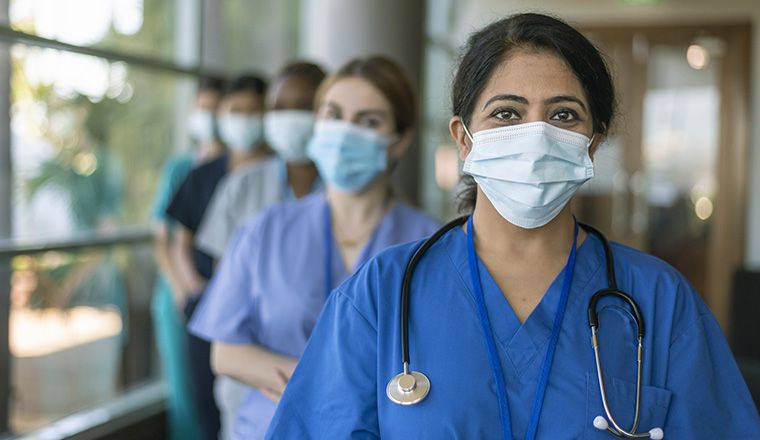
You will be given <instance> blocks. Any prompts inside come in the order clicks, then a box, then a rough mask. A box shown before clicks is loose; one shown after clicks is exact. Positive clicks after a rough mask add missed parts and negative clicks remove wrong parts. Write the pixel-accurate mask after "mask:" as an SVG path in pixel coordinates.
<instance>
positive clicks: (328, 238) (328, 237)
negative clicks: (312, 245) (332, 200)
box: [322, 203, 333, 298]
mask: <svg viewBox="0 0 760 440" xmlns="http://www.w3.org/2000/svg"><path fill="white" fill-rule="evenodd" d="M322 223H323V226H322V236H323V237H324V251H323V252H324V254H323V255H324V259H325V266H324V271H325V298H327V297H328V296H330V292H332V288H333V286H332V283H333V281H332V247H333V235H332V227H331V226H332V225H331V223H332V222H331V217H330V204H329V203H325V211H324V214H323V222H322Z"/></svg>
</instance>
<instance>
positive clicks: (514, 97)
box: [483, 94, 528, 110]
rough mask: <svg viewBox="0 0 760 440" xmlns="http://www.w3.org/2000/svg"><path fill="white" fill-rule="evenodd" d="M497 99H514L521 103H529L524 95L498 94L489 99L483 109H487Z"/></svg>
mask: <svg viewBox="0 0 760 440" xmlns="http://www.w3.org/2000/svg"><path fill="white" fill-rule="evenodd" d="M496 101H514V102H519V103H520V104H525V105H527V104H528V100H527V99H525V98H523V97H522V96H518V95H509V94H507V95H496V96H492V97H491V98H490V99H489V100H488V101H486V103H485V105H483V110H485V108H486V107H488V105H489V104H491V103H492V102H496Z"/></svg>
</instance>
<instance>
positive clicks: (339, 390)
mask: <svg viewBox="0 0 760 440" xmlns="http://www.w3.org/2000/svg"><path fill="white" fill-rule="evenodd" d="M376 364H377V331H376V329H375V327H373V326H372V325H371V323H370V322H369V321H368V320H367V319H366V318H365V317H364V316H363V315H362V314H361V313H360V312H359V311H358V310H357V309H356V307H355V306H354V305H353V303H352V302H351V301H350V300H349V299H348V298H347V297H346V296H345V295H343V294H342V292H341V291H340V290H336V291H335V292H333V294H332V295H331V296H330V299H329V300H328V301H327V303H326V305H325V308H324V311H323V312H322V316H321V317H320V319H319V322H318V323H317V326H316V327H315V329H314V332H313V333H312V335H311V339H309V343H308V345H307V346H306V350H305V352H304V354H303V356H302V357H301V360H300V361H299V363H298V367H296V370H295V372H294V374H293V377H292V378H291V379H290V382H289V383H288V386H287V387H286V388H285V393H284V394H283V396H282V400H281V401H280V404H279V406H278V407H277V412H276V413H275V415H274V418H273V419H272V423H271V424H270V425H269V431H268V432H267V436H266V438H267V439H282V438H288V439H291V438H293V439H295V438H297V439H323V438H341V439H379V438H380V433H379V426H378V420H377V392H376V383H377V377H376V375H377V373H376Z"/></svg>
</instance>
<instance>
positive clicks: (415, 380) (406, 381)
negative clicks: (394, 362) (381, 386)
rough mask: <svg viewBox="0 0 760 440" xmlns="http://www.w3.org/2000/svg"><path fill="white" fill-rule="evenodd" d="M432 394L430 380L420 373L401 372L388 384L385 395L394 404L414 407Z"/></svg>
mask: <svg viewBox="0 0 760 440" xmlns="http://www.w3.org/2000/svg"><path fill="white" fill-rule="evenodd" d="M429 392H430V380H428V378H427V376H425V375H424V374H422V373H420V372H418V371H410V372H406V371H404V372H401V373H399V374H397V375H396V376H394V377H393V379H391V380H390V381H389V382H388V386H386V388H385V394H387V395H388V398H389V399H391V401H392V402H393V403H397V404H399V405H414V404H416V403H419V402H421V401H422V400H423V399H424V398H425V397H427V395H428V393H429Z"/></svg>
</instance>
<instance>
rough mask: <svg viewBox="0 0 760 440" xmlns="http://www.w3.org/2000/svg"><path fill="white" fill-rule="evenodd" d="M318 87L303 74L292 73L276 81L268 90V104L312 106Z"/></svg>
mask: <svg viewBox="0 0 760 440" xmlns="http://www.w3.org/2000/svg"><path fill="white" fill-rule="evenodd" d="M315 93H316V88H315V87H314V86H313V84H312V83H311V82H310V81H309V80H308V79H306V78H304V77H303V76H297V75H290V76H286V77H284V78H281V79H279V80H277V81H275V82H274V83H273V84H272V86H271V87H270V88H269V91H268V92H267V104H268V105H269V106H275V105H289V106H303V105H307V106H308V107H309V108H311V106H312V104H313V103H312V102H311V101H312V100H313V99H314V94H315Z"/></svg>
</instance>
